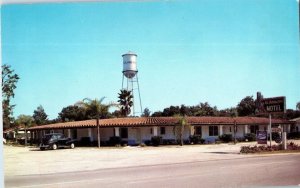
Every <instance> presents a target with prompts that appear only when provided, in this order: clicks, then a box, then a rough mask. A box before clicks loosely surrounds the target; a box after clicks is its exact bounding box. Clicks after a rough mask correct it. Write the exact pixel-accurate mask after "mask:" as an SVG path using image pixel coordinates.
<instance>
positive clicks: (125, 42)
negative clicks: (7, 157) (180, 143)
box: [1, 0, 300, 119]
mask: <svg viewBox="0 0 300 188" xmlns="http://www.w3.org/2000/svg"><path fill="white" fill-rule="evenodd" d="M1 14H2V58H3V59H2V62H3V63H4V64H9V65H11V66H12V68H13V69H15V72H16V73H18V74H19V76H20V78H21V79H20V80H19V82H18V85H17V89H16V95H15V98H14V100H13V103H15V104H16V105H17V106H16V108H15V111H14V116H18V115H20V114H28V115H32V114H33V111H34V110H35V109H36V108H37V106H38V105H42V106H43V107H44V108H45V111H46V113H47V114H48V115H49V118H50V119H52V118H56V117H57V115H58V113H59V112H60V111H61V109H62V108H63V107H66V106H68V105H71V104H74V103H75V102H77V101H79V100H82V99H83V98H86V97H89V98H101V97H103V96H106V97H107V98H106V100H105V102H110V101H117V96H118V95H117V93H118V92H119V90H120V89H121V84H122V57H121V55H122V54H124V53H126V52H127V51H129V50H131V51H134V52H136V53H137V55H138V70H139V83H140V90H141V97H142V103H143V107H148V108H149V109H150V111H152V112H154V111H157V110H162V109H163V108H165V107H168V106H170V105H181V104H185V105H196V104H199V103H200V102H206V101H207V102H209V104H210V105H212V106H215V105H216V106H217V107H218V109H223V108H227V107H232V106H236V105H237V104H238V102H239V101H240V100H241V99H242V98H244V97H245V96H247V95H253V96H254V97H255V95H256V92H257V91H261V92H262V94H263V95H264V97H273V96H286V97H287V108H292V109H295V106H296V103H297V102H298V101H300V87H299V83H300V48H299V20H298V19H299V10H298V3H297V2H296V0H243V1H241V0H230V1H229V0H187V1H182V0H181V1H176V0H175V1H153V2H152V1H144V2H105V3H57V4H23V5H4V6H3V7H2V10H1Z"/></svg>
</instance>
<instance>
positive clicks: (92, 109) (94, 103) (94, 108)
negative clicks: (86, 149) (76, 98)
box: [77, 97, 112, 148]
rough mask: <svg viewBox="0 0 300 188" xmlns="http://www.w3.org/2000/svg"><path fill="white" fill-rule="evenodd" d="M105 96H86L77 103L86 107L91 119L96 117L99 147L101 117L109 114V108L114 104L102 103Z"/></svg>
mask: <svg viewBox="0 0 300 188" xmlns="http://www.w3.org/2000/svg"><path fill="white" fill-rule="evenodd" d="M104 99H105V97H102V98H101V99H100V100H98V99H93V100H92V99H89V98H85V99H83V100H82V101H81V102H78V103H77V105H79V106H82V107H84V108H85V111H86V114H87V117H88V118H90V119H94V118H96V124H97V135H98V147H99V148H100V125H99V119H100V118H103V117H105V116H107V114H108V109H109V108H110V107H111V106H112V104H109V105H105V104H102V102H103V100H104Z"/></svg>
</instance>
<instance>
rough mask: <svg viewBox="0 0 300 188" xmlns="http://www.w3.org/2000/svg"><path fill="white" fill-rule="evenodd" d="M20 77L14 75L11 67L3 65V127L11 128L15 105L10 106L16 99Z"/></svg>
mask: <svg viewBox="0 0 300 188" xmlns="http://www.w3.org/2000/svg"><path fill="white" fill-rule="evenodd" d="M19 79H20V78H19V76H18V75H17V74H15V73H14V70H12V69H11V67H10V65H2V109H3V114H2V116H3V127H4V128H9V127H10V126H11V122H12V120H13V117H12V115H13V109H14V107H15V105H12V104H10V99H11V98H14V96H15V93H14V90H15V89H16V88H17V85H16V84H17V82H18V80H19Z"/></svg>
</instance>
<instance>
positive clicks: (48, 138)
mask: <svg viewBox="0 0 300 188" xmlns="http://www.w3.org/2000/svg"><path fill="white" fill-rule="evenodd" d="M52 136H53V135H45V136H44V139H46V140H50V139H51V138H52Z"/></svg>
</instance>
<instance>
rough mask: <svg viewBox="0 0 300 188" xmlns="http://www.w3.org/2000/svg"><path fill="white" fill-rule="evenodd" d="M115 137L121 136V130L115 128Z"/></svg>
mask: <svg viewBox="0 0 300 188" xmlns="http://www.w3.org/2000/svg"><path fill="white" fill-rule="evenodd" d="M115 136H120V128H119V127H115Z"/></svg>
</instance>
